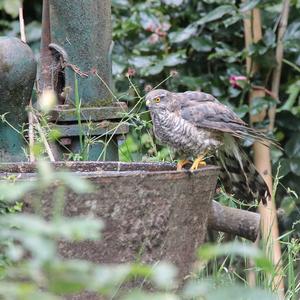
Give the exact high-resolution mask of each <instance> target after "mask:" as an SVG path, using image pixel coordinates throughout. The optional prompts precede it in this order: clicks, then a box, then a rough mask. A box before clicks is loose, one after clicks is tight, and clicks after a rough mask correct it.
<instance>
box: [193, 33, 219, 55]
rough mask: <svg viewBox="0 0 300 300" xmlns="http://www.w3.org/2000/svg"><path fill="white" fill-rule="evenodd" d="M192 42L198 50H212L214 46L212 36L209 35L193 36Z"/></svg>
mask: <svg viewBox="0 0 300 300" xmlns="http://www.w3.org/2000/svg"><path fill="white" fill-rule="evenodd" d="M190 44H191V46H192V47H193V48H194V49H195V50H196V51H198V52H210V51H211V50H212V48H213V47H214V43H213V41H212V38H211V36H209V35H205V36H200V37H197V38H193V39H192V40H191V41H190Z"/></svg>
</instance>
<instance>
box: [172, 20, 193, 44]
mask: <svg viewBox="0 0 300 300" xmlns="http://www.w3.org/2000/svg"><path fill="white" fill-rule="evenodd" d="M196 32H197V27H196V26H195V24H191V25H189V26H188V27H186V28H185V29H183V30H180V31H176V32H171V33H170V34H169V39H170V42H171V43H173V44H175V43H182V42H184V41H186V40H188V39H190V38H191V37H192V36H193V35H195V34H196Z"/></svg>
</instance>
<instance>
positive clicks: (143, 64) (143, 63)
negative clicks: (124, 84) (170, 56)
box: [129, 55, 156, 68]
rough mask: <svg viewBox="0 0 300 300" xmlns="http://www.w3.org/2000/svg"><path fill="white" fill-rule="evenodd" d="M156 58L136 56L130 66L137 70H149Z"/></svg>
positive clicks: (130, 60) (132, 58)
mask: <svg viewBox="0 0 300 300" xmlns="http://www.w3.org/2000/svg"><path fill="white" fill-rule="evenodd" d="M155 59H156V57H155V56H154V55H150V56H134V57H131V58H130V59H129V64H130V65H133V66H134V67H135V68H147V67H150V66H151V65H152V63H153V62H154V61H155Z"/></svg>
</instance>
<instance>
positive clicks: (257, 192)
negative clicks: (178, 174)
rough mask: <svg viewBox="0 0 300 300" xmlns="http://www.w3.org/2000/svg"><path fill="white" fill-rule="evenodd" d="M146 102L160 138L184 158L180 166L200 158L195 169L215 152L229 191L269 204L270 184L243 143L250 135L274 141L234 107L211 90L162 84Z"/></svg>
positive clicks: (265, 142) (225, 186) (243, 197)
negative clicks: (173, 89) (180, 90)
mask: <svg viewBox="0 0 300 300" xmlns="http://www.w3.org/2000/svg"><path fill="white" fill-rule="evenodd" d="M146 105H147V106H148V108H149V110H150V114H151V118H152V121H153V129H154V134H155V136H156V138H157V139H158V140H160V141H161V143H163V144H166V145H168V146H170V147H171V148H173V149H174V150H175V151H176V152H177V153H178V154H179V156H180V158H181V159H182V160H181V161H180V162H179V163H178V169H181V168H182V166H183V164H185V162H186V160H187V159H188V158H189V157H194V158H196V160H195V161H194V163H193V165H192V167H191V170H195V169H197V168H198V167H199V165H201V164H205V162H204V161H203V158H204V156H205V155H207V154H208V153H210V154H213V155H214V156H215V157H216V158H217V162H218V164H219V165H220V166H221V175H220V177H221V180H222V183H223V185H224V188H225V190H226V192H229V193H233V194H234V195H235V197H236V198H239V199H242V200H245V201H248V202H249V201H253V200H254V199H257V200H259V201H260V200H262V202H263V203H264V204H265V203H266V201H267V199H268V198H270V192H269V189H268V187H267V184H266V183H265V181H264V179H263V178H262V176H261V175H260V174H259V173H258V172H257V170H256V169H255V166H254V165H253V163H252V162H251V161H250V160H249V158H248V156H247V154H246V153H245V152H244V151H243V149H242V148H241V145H240V144H241V140H245V139H249V138H251V139H255V140H257V141H260V142H262V143H264V144H266V145H267V144H269V143H270V142H271V143H274V142H273V141H272V140H270V139H269V138H267V137H266V136H265V135H264V134H263V133H261V132H259V131H257V130H255V129H253V128H250V127H248V126H247V124H246V123H245V122H244V121H242V120H241V119H240V118H239V117H238V116H237V115H236V114H235V113H234V112H233V111H232V110H231V109H230V108H228V107H227V106H225V105H223V104H222V103H220V102H219V101H218V100H217V99H215V98H214V97H213V96H212V95H210V94H206V93H202V92H184V93H172V92H169V91H166V90H162V89H158V90H153V91H151V92H149V93H148V94H147V95H146Z"/></svg>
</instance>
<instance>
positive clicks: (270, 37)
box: [263, 28, 276, 47]
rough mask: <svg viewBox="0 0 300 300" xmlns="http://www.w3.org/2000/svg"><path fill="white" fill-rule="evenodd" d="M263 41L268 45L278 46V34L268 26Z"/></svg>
mask: <svg viewBox="0 0 300 300" xmlns="http://www.w3.org/2000/svg"><path fill="white" fill-rule="evenodd" d="M263 41H264V43H265V45H266V46H267V47H274V46H276V35H275V33H274V31H273V30H272V29H270V28H268V29H267V30H266V32H265V34H264V37H263Z"/></svg>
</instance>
